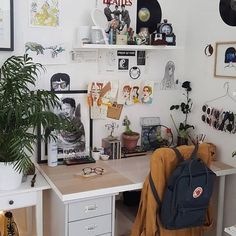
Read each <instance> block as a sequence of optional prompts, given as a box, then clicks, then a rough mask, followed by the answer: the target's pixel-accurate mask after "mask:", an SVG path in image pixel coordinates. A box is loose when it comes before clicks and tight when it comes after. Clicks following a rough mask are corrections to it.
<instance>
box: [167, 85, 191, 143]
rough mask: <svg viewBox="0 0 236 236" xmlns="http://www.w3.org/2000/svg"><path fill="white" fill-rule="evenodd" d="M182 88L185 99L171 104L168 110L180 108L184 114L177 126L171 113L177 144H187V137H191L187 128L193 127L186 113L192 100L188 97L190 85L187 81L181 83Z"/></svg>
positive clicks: (189, 109) (189, 110)
mask: <svg viewBox="0 0 236 236" xmlns="http://www.w3.org/2000/svg"><path fill="white" fill-rule="evenodd" d="M182 88H183V89H184V90H185V93H183V95H184V97H185V101H183V102H181V104H177V105H172V106H171V107H170V110H179V109H180V110H181V112H182V113H183V114H184V121H183V122H180V124H179V127H177V125H176V123H175V121H174V118H173V116H172V115H171V119H172V121H173V123H174V126H175V129H176V131H177V134H178V137H177V145H187V144H188V139H189V138H191V137H190V135H189V129H191V128H192V129H194V126H193V125H190V124H188V115H189V113H190V112H191V110H192V106H193V102H192V99H191V98H190V97H189V93H190V92H191V91H192V88H191V85H190V82H189V81H185V82H183V84H182Z"/></svg>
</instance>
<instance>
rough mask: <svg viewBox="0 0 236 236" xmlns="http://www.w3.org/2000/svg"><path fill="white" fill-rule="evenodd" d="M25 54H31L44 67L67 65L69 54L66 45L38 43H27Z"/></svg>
mask: <svg viewBox="0 0 236 236" xmlns="http://www.w3.org/2000/svg"><path fill="white" fill-rule="evenodd" d="M25 53H27V54H29V55H30V56H31V57H32V58H33V59H34V61H35V62H38V63H41V64H43V65H50V64H54V65H55V64H66V61H67V54H66V47H65V44H64V43H59V44H48V43H47V44H44V43H37V42H27V43H26V44H25Z"/></svg>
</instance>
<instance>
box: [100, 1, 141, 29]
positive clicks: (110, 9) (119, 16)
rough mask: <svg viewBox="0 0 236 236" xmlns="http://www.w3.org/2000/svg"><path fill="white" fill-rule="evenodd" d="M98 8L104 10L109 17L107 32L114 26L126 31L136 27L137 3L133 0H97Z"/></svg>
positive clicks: (107, 17)
mask: <svg viewBox="0 0 236 236" xmlns="http://www.w3.org/2000/svg"><path fill="white" fill-rule="evenodd" d="M97 8H98V9H100V10H101V11H102V12H104V15H105V17H106V19H107V29H106V32H107V33H109V31H110V29H111V28H113V29H115V30H117V31H119V32H121V31H123V32H126V31H128V30H129V29H130V28H133V29H136V19H137V16H136V15H137V12H136V11H137V3H136V1H133V0H97Z"/></svg>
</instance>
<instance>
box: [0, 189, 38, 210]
mask: <svg viewBox="0 0 236 236" xmlns="http://www.w3.org/2000/svg"><path fill="white" fill-rule="evenodd" d="M36 202H37V193H36V192H31V193H21V194H13V195H12V196H11V195H8V196H3V197H0V210H11V209H16V208H21V207H28V206H33V205H36Z"/></svg>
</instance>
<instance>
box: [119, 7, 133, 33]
mask: <svg viewBox="0 0 236 236" xmlns="http://www.w3.org/2000/svg"><path fill="white" fill-rule="evenodd" d="M130 24H131V20H130V16H129V11H128V10H126V9H125V5H124V4H122V5H121V25H122V26H121V30H123V29H124V27H125V26H126V27H127V31H128V30H129V28H130Z"/></svg>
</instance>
